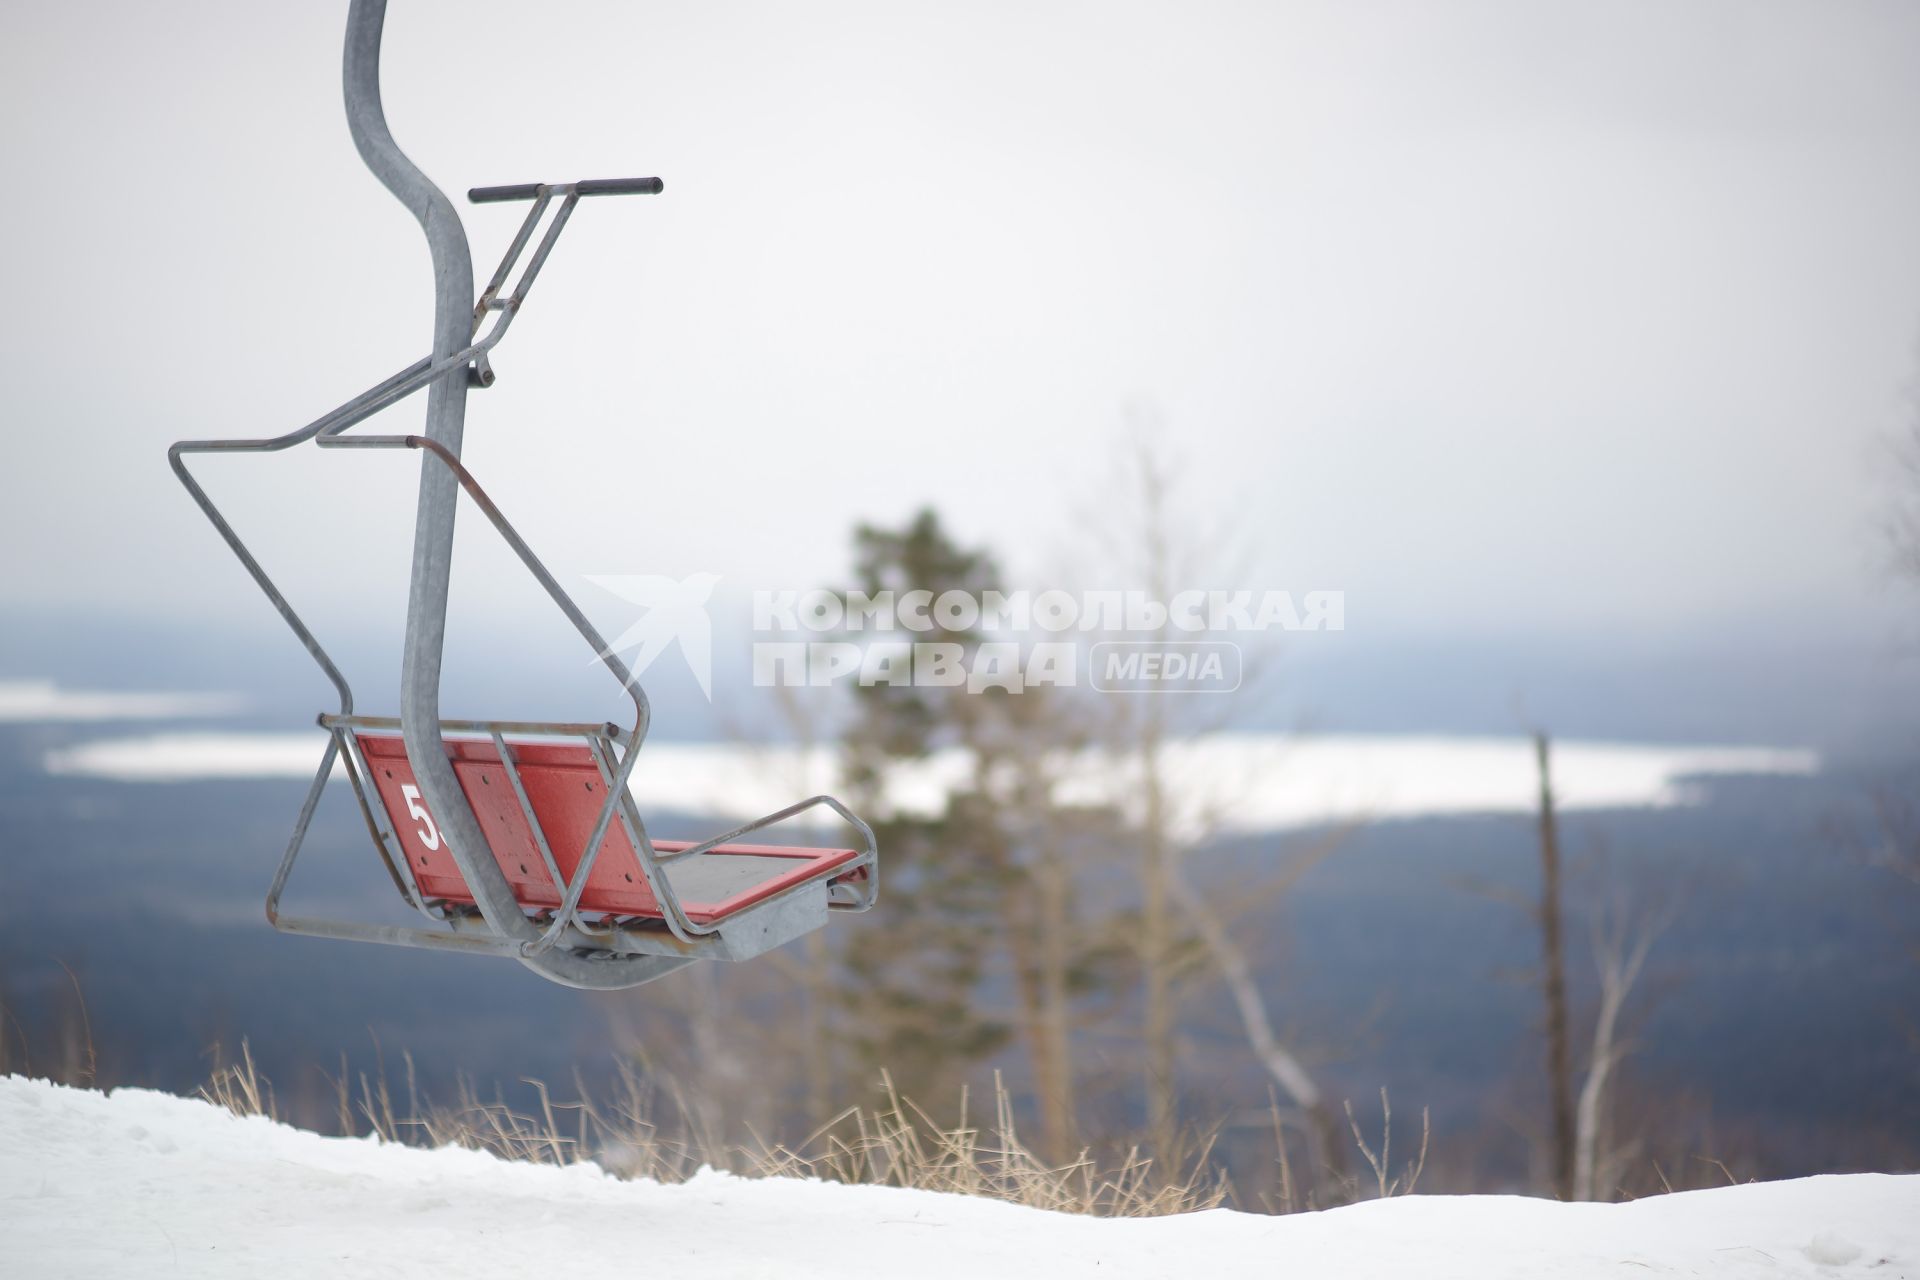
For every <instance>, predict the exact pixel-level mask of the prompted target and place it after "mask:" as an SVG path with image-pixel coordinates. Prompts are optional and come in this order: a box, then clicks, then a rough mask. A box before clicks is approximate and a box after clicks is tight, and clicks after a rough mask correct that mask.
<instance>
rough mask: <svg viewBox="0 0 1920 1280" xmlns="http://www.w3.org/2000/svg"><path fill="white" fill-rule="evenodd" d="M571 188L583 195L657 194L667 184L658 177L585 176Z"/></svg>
mask: <svg viewBox="0 0 1920 1280" xmlns="http://www.w3.org/2000/svg"><path fill="white" fill-rule="evenodd" d="M573 189H574V190H575V191H576V192H578V193H579V194H580V195H583V196H657V195H659V194H660V193H661V192H662V191H665V190H666V189H667V184H666V183H664V182H662V181H660V179H658V178H587V179H585V180H583V181H580V182H576V183H574V184H573Z"/></svg>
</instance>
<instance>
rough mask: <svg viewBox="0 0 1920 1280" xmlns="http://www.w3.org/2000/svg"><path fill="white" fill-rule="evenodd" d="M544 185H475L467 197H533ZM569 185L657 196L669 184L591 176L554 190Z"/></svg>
mask: <svg viewBox="0 0 1920 1280" xmlns="http://www.w3.org/2000/svg"><path fill="white" fill-rule="evenodd" d="M543 185H544V184H542V183H538V182H516V183H514V184H512V185H511V186H505V187H472V188H470V189H468V191H467V199H468V200H470V201H472V202H473V203H474V204H500V203H503V202H505V201H508V200H532V199H534V198H535V197H536V196H538V195H539V194H540V188H541V187H542V186H543ZM569 186H570V187H571V188H572V189H573V192H574V194H575V195H581V196H657V195H659V194H660V193H661V192H662V191H664V190H666V184H665V183H664V182H662V181H660V179H658V178H587V179H585V180H583V181H580V182H574V183H557V184H555V185H554V188H553V189H554V190H555V191H564V190H566V189H567V188H568V187H569Z"/></svg>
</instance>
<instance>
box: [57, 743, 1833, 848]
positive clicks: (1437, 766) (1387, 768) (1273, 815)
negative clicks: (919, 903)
mask: <svg viewBox="0 0 1920 1280" xmlns="http://www.w3.org/2000/svg"><path fill="white" fill-rule="evenodd" d="M325 744H326V740H325V738H324V737H322V736H321V735H320V734H319V733H318V732H317V731H308V732H303V733H222V732H177V731H176V732H166V733H157V734H150V735H142V736H136V737H124V738H102V739H97V740H95V741H91V742H83V743H79V744H77V745H75V746H71V747H64V748H60V749H57V750H54V751H51V752H49V753H48V754H47V756H46V760H45V765H46V768H47V770H48V771H49V772H50V773H54V774H63V775H77V776H85V777H99V778H114V779H119V780H122V781H127V782H177V781H189V780H192V779H197V778H310V777H312V776H313V770H314V768H315V766H316V765H317V764H318V763H319V760H320V753H321V750H322V749H323V748H324V746H325ZM1165 764H1166V769H1167V774H1168V777H1169V779H1170V780H1171V782H1172V787H1171V791H1172V793H1173V796H1174V804H1175V813H1174V819H1175V822H1176V823H1177V824H1178V826H1179V827H1180V828H1181V830H1182V832H1183V834H1185V835H1187V836H1189V837H1200V836H1205V835H1209V834H1216V833H1231V832H1258V831H1277V830H1284V829H1287V828H1293V827H1301V826H1310V825H1314V824H1318V823H1323V822H1345V821H1365V820H1377V819H1383V818H1411V817H1425V816H1430V815H1434V814H1459V813H1527V812H1531V811H1532V809H1533V807H1534V805H1535V804H1536V803H1537V797H1536V791H1535V788H1536V787H1537V786H1538V781H1537V777H1536V774H1535V772H1534V759H1533V745H1532V743H1531V742H1529V741H1528V740H1527V739H1525V738H1520V737H1512V738H1496V737H1439V736H1416V735H1389V734H1373V735H1369V734H1329V735H1322V736H1315V737H1294V736H1290V735H1282V734H1257V733H1220V734H1210V735H1206V736H1203V737H1198V738H1193V739H1188V740H1184V741H1178V742H1174V743H1172V744H1170V745H1169V746H1168V747H1167V749H1166V755H1165ZM1054 765H1055V768H1056V770H1057V774H1058V776H1060V777H1061V778H1062V779H1063V782H1062V789H1061V790H1062V795H1063V797H1064V798H1066V799H1067V800H1069V801H1070V802H1100V801H1110V802H1116V803H1118V804H1120V805H1121V806H1122V807H1125V806H1127V805H1129V804H1132V803H1135V802H1137V799H1138V797H1139V795H1140V794H1141V789H1140V786H1139V783H1138V780H1137V776H1136V770H1135V769H1134V767H1133V766H1132V765H1131V764H1130V763H1129V762H1128V761H1125V760H1116V759H1115V758H1113V757H1111V756H1108V755H1105V754H1102V753H1097V752H1083V753H1080V754H1078V755H1074V756H1071V757H1065V758H1062V759H1058V760H1056V761H1054ZM1553 765H1554V790H1555V793H1556V795H1557V797H1558V799H1559V802H1560V805H1561V807H1562V808H1563V809H1569V810H1572V809H1609V808H1637V807H1644V806H1653V807H1667V806H1672V805H1681V804H1686V803H1688V802H1689V801H1690V800H1691V799H1692V795H1693V791H1692V789H1691V788H1690V787H1689V785H1688V782H1687V780H1688V779H1689V778H1694V777H1699V776H1703V775H1730V774H1811V773H1816V772H1818V771H1819V768H1820V759H1819V756H1818V755H1817V754H1816V753H1814V752H1811V751H1800V750H1785V749H1779V748H1769V747H1714V746H1665V745H1659V746H1656V745H1647V744H1637V743H1612V742H1580V741H1567V742H1561V743H1556V744H1555V746H1554V752H1553ZM972 773H973V767H972V761H971V760H970V759H969V758H968V757H967V756H966V755H965V754H964V753H962V752H960V751H957V750H956V751H943V752H940V753H938V754H936V755H934V756H932V757H931V758H929V759H927V760H925V761H923V762H917V763H916V764H914V765H913V766H911V767H907V768H902V769H900V770H898V771H897V772H896V774H895V775H894V776H893V777H892V779H891V781H890V783H889V792H888V799H889V800H890V801H891V803H892V804H893V806H894V807H895V808H896V809H899V810H902V811H905V812H937V811H938V809H939V808H940V805H941V803H942V799H943V797H944V796H945V795H946V794H947V793H948V792H949V791H951V790H952V789H953V788H954V787H957V786H963V785H967V784H968V783H970V781H971V778H972ZM842 789H843V788H842V787H841V785H840V779H839V777H838V760H837V756H836V754H835V753H834V752H833V751H832V750H831V749H828V748H819V749H816V750H813V751H810V752H808V751H802V750H801V749H799V748H795V747H785V746H767V747H748V746H738V745H733V744H729V743H702V742H692V743H690V742H668V741H650V742H648V743H647V745H646V748H645V752H644V754H643V756H642V757H641V761H640V764H639V766H638V768H637V769H636V771H635V773H634V776H633V790H634V794H635V795H636V796H637V797H638V798H639V800H640V802H641V804H642V805H645V806H647V807H649V808H657V807H668V808H673V809H677V810H679V811H682V812H691V813H700V814H710V815H713V816H717V817H721V818H729V819H738V820H744V819H747V818H752V817H757V816H758V815H760V814H763V813H768V812H771V811H772V810H775V809H779V808H782V807H783V806H785V805H787V804H789V803H791V802H792V801H793V799H794V797H796V796H803V795H811V794H814V793H816V792H820V791H828V792H835V791H839V790H842Z"/></svg>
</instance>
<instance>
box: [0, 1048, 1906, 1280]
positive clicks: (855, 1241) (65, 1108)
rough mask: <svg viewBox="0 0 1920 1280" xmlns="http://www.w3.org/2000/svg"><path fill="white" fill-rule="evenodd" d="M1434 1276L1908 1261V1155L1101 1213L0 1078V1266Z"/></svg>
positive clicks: (332, 1271)
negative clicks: (581, 1159) (595, 1160)
mask: <svg viewBox="0 0 1920 1280" xmlns="http://www.w3.org/2000/svg"><path fill="white" fill-rule="evenodd" d="M581 1273H587V1274H595V1275H603V1274H611V1275H635V1276H642V1275H648V1274H662V1273H665V1274H674V1275H684V1274H699V1275H702V1276H706V1277H712V1278H713V1280H723V1278H726V1277H792V1278H795V1280H805V1278H806V1277H815V1276H817V1277H832V1278H833V1280H854V1278H856V1277H862V1276H886V1277H899V1276H909V1277H912V1278H913V1280H939V1278H940V1277H947V1276H954V1277H962V1276H964V1277H968V1278H969V1280H973V1278H976V1277H981V1276H986V1277H992V1278H993V1280H1015V1278H1017V1277H1023V1276H1034V1277H1046V1278H1047V1280H1063V1278H1065V1277H1075V1276H1099V1277H1205V1278H1206V1280H1216V1278H1222V1277H1236V1276H1258V1277H1268V1278H1282V1277H1284V1278H1286V1280H1300V1278H1306V1277H1338V1278H1340V1280H1368V1278H1370V1277H1380V1278H1382V1280H1389V1278H1390V1280H1445V1278H1447V1277H1463V1278H1464V1277H1472V1278H1473V1280H1497V1278H1499V1277H1516V1278H1517V1277H1527V1278H1529V1280H1534V1278H1542V1277H1555V1278H1557V1280H1577V1278H1579V1277H1587V1276H1593V1277H1601V1276H1605V1277H1620V1276H1636V1275H1702V1276H1824V1277H1845V1276H1860V1277H1878V1278H1884V1280H1897V1278H1899V1277H1916V1276H1920V1175H1909V1176H1899V1177H1896V1176H1888V1175H1880V1174H1856V1175H1849V1176H1845V1177H1824V1178H1807V1179H1802V1180H1800V1181H1796V1182H1779V1183H1763V1184H1757V1185H1750V1186H1740V1187H1727V1188H1723V1189H1720V1190H1714V1191H1695V1192H1688V1193H1685V1194H1681V1195H1672V1196H1662V1197H1659V1198H1656V1199H1651V1200H1642V1201H1639V1202H1637V1203H1633V1204H1618V1205H1563V1204H1555V1203H1551V1202H1548V1201H1541V1200H1527V1199H1521V1198H1518V1197H1511V1196H1472V1197H1427V1196H1422V1197H1414V1198H1408V1199H1399V1200H1391V1201H1385V1202H1372V1203H1367V1204H1361V1205H1356V1206H1353V1207H1351V1208H1345V1209H1335V1210H1331V1211H1328V1212H1325V1213H1313V1214H1296V1215H1294V1216H1292V1217H1285V1218H1271V1217H1263V1216H1258V1215H1253V1214H1243V1213H1234V1212H1230V1211H1227V1210H1216V1211H1213V1212H1209V1213H1198V1214H1191V1215H1187V1216H1184V1217H1178V1218H1154V1219H1131V1220H1098V1219H1090V1218H1076V1217H1068V1216H1065V1215H1060V1214H1052V1213H1045V1212H1042V1211H1040V1210H1035V1209H1023V1208H1019V1207H1016V1206H1013V1205H1006V1204H999V1203H995V1202H991V1201H985V1200H977V1199H971V1198H968V1197H962V1196H950V1195H938V1194H934V1193H932V1192H923V1191H903V1190H895V1189H890V1188H879V1187H844V1186H837V1185H832V1184H827V1183H819V1182H802V1181H794V1180H788V1179H764V1180H750V1179H740V1178H734V1177H730V1176H727V1175H723V1174H715V1173H705V1174H701V1175H700V1176H698V1177H696V1178H695V1179H694V1180H693V1181H691V1182H689V1183H687V1184H685V1185H682V1186H661V1185H658V1184H654V1183H645V1182H621V1181H618V1180H616V1179H614V1178H611V1177H608V1176H606V1175H604V1174H602V1173H600V1172H599V1171H598V1170H597V1169H595V1168H593V1167H591V1166H573V1167H570V1168H550V1167H538V1166H533V1165H515V1164H507V1163H504V1162H501V1161H499V1160H496V1159H494V1158H493V1157H491V1156H486V1155H480V1154H477V1153H474V1152H469V1151H458V1150H443V1151H420V1150H415V1149H412V1148H407V1147H397V1146H383V1145H381V1144H379V1143H376V1142H374V1141H371V1140H365V1139H339V1138H322V1137H319V1136H317V1135H315V1134H311V1133H305V1132H302V1131H300V1130H297V1129H290V1128H287V1127H285V1126H283V1125H276V1124H273V1123H271V1122H269V1121H266V1120H262V1119H258V1118H252V1119H244V1120H243V1119H238V1118H235V1117H233V1116H231V1115H229V1114H227V1113H226V1112H224V1111H222V1110H219V1109H217V1108H214V1107H211V1106H208V1105H207V1104H205V1103H200V1102H194V1101H188V1100H185V1099H181V1098H175V1097H170V1096H168V1095H165V1094H159V1093H152V1092H148V1091H145V1090H137V1089H125V1090H119V1091H116V1092H115V1093H114V1094H112V1095H111V1096H108V1095H105V1094H101V1093H95V1092H88V1091H82V1090H74V1089H67V1088H62V1087H59V1086H56V1085H49V1084H46V1083H44V1082H40V1081H29V1080H24V1079H21V1078H18V1077H7V1078H0V1274H4V1275H8V1276H20V1277H23V1278H24V1277H34V1278H36V1280H37V1278H39V1277H62V1276H86V1277H89V1280H92V1278H94V1277H98V1276H101V1275H138V1276H172V1275H183V1276H207V1277H219V1276H247V1277H257V1276H263V1275H264V1276H273V1277H276V1278H279V1277H297V1276H346V1275H394V1276H435V1275H451V1274H458V1275H460V1276H462V1277H469V1278H472V1280H485V1278H486V1277H493V1276H502V1277H506V1276H511V1277H515V1278H516V1280H519V1278H521V1277H525V1276H530V1275H561V1276H564V1275H572V1274H581Z"/></svg>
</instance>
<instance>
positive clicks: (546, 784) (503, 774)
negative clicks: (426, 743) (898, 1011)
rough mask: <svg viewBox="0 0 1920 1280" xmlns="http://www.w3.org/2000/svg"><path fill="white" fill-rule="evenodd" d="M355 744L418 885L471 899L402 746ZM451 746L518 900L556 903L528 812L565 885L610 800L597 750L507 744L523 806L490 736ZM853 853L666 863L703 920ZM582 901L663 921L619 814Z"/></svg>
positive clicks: (829, 875)
mask: <svg viewBox="0 0 1920 1280" xmlns="http://www.w3.org/2000/svg"><path fill="white" fill-rule="evenodd" d="M354 741H355V743H356V744H357V745H358V746H359V748H360V753H361V756H362V758H364V759H365V761H366V764H367V768H368V770H369V771H370V772H371V774H372V778H371V781H372V783H373V787H374V790H375V792H376V793H377V794H378V795H379V797H380V801H381V804H382V805H383V806H384V807H385V808H386V811H387V817H388V819H389V820H390V821H391V823H392V824H393V829H394V833H395V835H396V836H397V837H398V839H399V843H400V848H401V852H402V855H403V856H404V857H405V859H406V862H407V867H408V870H409V871H410V872H411V873H412V876H413V880H414V883H415V885H416V886H417V887H418V889H419V891H420V893H421V894H422V895H423V896H424V897H426V898H429V899H439V900H441V901H444V902H452V903H472V902H473V901H474V898H473V894H472V891H471V890H469V889H468V888H467V884H466V881H465V880H463V879H462V878H461V876H460V872H459V869H458V867H456V866H455V865H454V860H453V856H452V854H450V853H448V852H447V849H446V844H445V838H444V837H443V836H442V835H441V833H440V828H439V825H438V824H437V823H436V822H435V821H434V820H433V815H432V814H431V813H430V812H428V810H427V806H426V801H425V800H424V799H423V798H422V797H421V794H420V788H419V785H418V784H417V782H416V780H415V778H414V776H413V769H412V767H411V766H410V765H408V763H407V752H406V746H405V743H404V742H402V740H401V739H400V738H399V737H397V736H394V735H389V734H374V733H355V734H354ZM446 745H447V752H448V755H449V758H450V759H451V760H452V762H453V771H454V775H455V776H456V777H458V778H459V780H460V788H461V790H462V791H463V792H465V793H466V797H467V803H468V804H470V805H472V806H473V812H474V816H475V817H477V818H478V819H479V820H480V827H481V830H482V831H484V832H485V833H486V837H487V843H488V845H489V847H490V849H491V852H492V853H493V858H494V861H495V862H496V863H498V864H499V866H500V870H501V873H502V874H503V875H505V876H506V878H507V883H508V884H510V885H511V886H513V893H514V897H515V898H516V899H518V901H519V902H520V905H521V906H523V907H525V908H527V909H528V910H530V911H534V910H540V909H543V908H556V907H558V906H559V905H560V900H561V884H559V883H556V882H555V879H554V876H553V874H552V872H551V871H550V870H549V869H548V867H547V863H546V859H545V858H544V857H543V856H542V854H541V852H540V844H539V841H538V840H537V839H536V838H535V835H534V828H533V824H532V823H530V822H529V821H528V819H527V811H528V809H531V810H532V813H533V816H534V818H535V819H537V821H538V822H539V824H540V830H541V832H543V833H544V834H545V836H546V840H547V847H548V850H549V851H550V852H551V853H552V855H553V861H554V864H555V867H556V868H557V869H558V871H559V873H560V880H561V882H563V883H571V881H572V879H573V875H574V872H575V870H576V868H578V866H579V865H580V860H581V857H582V855H583V854H584V852H585V849H586V844H587V840H588V838H589V837H591V836H592V835H593V827H594V823H595V822H596V821H597V820H598V818H599V816H600V810H601V806H602V805H603V804H604V803H605V802H606V780H605V776H604V775H603V774H602V772H601V769H600V766H599V764H598V762H597V761H596V760H595V759H594V756H593V753H592V751H591V750H590V749H589V748H588V747H587V746H586V745H585V744H577V745H576V744H573V743H557V742H514V741H511V740H509V741H508V743H507V748H508V750H509V751H510V752H511V753H512V759H513V767H514V770H515V772H516V773H517V774H518V776H519V779H520V784H521V787H522V788H523V789H524V791H525V803H524V804H523V802H522V800H521V797H520V795H519V794H518V793H517V792H516V791H515V789H514V786H513V781H512V778H511V777H510V776H509V774H508V771H507V766H506V764H505V763H503V762H502V760H501V759H500V753H499V751H498V750H497V749H496V748H495V747H494V744H493V743H492V742H491V741H488V740H482V739H465V738H449V739H447V744H446ZM652 844H653V848H654V851H655V853H656V855H658V856H663V857H664V856H669V855H672V854H675V853H678V852H680V851H681V850H684V849H689V848H692V847H693V846H692V844H691V843H690V842H688V841H684V840H655V841H653V842H652ZM858 856H859V853H858V851H857V850H854V849H816V848H810V847H807V846H802V845H766V844H726V845H719V846H716V847H715V848H713V849H709V850H708V851H707V852H705V853H701V854H695V855H693V856H692V857H690V858H682V859H679V860H677V861H670V862H668V863H667V864H666V866H665V867H663V868H662V871H663V873H664V874H665V875H666V877H667V881H668V884H669V885H670V886H671V887H672V890H673V896H674V897H675V898H676V899H677V900H678V901H679V904H680V908H681V910H682V911H684V912H685V913H686V916H687V918H688V919H689V920H691V921H693V922H694V923H696V924H702V925H707V924H714V923H716V922H718V921H722V920H725V919H727V918H728V917H729V916H732V915H735V914H738V913H739V912H741V911H745V910H746V909H747V908H748V907H751V906H754V905H755V904H756V903H759V902H762V901H764V900H766V899H767V898H770V897H772V896H773V895H774V894H777V893H779V892H781V891H782V890H784V889H788V888H791V887H792V886H794V885H797V884H802V883H805V882H807V881H812V880H822V881H827V882H831V881H832V880H834V879H837V878H838V877H836V876H834V874H833V872H834V871H835V870H836V869H837V868H839V867H842V866H844V865H845V864H847V863H849V862H852V861H853V860H854V859H855V858H857V857H858ZM863 874H865V868H864V866H863V867H858V868H855V869H853V871H851V872H850V873H849V877H850V878H851V877H857V876H860V875H863ZM580 909H581V910H582V911H583V912H587V913H597V914H600V915H606V916H617V917H645V918H650V919H661V918H663V917H664V913H663V912H662V910H661V908H660V904H659V902H658V901H657V900H656V899H655V897H654V894H653V890H652V889H651V888H650V887H649V886H648V884H647V877H646V875H645V873H644V872H643V871H642V870H641V867H640V860H639V857H638V856H637V855H636V854H635V852H634V848H633V843H632V841H631V840H630V839H629V838H628V836H627V833H626V830H625V829H624V828H623V826H622V825H621V823H620V821H619V820H618V818H616V819H615V821H614V822H613V823H612V824H611V825H610V826H609V827H608V828H607V834H606V837H605V838H604V839H603V840H602V842H601V846H600V855H599V857H598V858H596V859H595V860H594V864H593V869H592V870H591V871H590V872H589V873H588V875H587V884H586V887H585V889H584V890H582V892H581V895H580Z"/></svg>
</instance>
